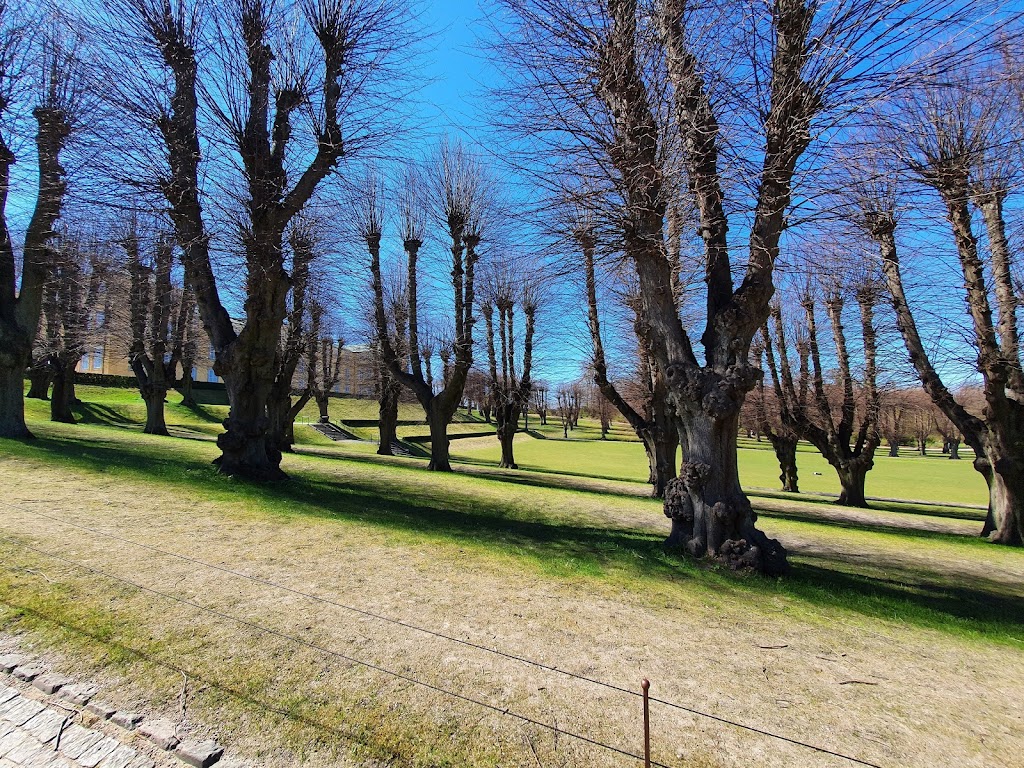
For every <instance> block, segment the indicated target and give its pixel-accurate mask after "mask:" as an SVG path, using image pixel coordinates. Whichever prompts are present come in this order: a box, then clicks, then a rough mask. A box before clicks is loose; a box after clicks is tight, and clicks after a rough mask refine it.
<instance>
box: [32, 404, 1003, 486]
mask: <svg viewBox="0 0 1024 768" xmlns="http://www.w3.org/2000/svg"><path fill="white" fill-rule="evenodd" d="M78 394H79V397H80V398H81V399H82V401H83V402H82V404H81V405H78V406H76V407H75V409H74V411H75V413H76V415H77V417H78V418H79V419H80V420H81V421H82V423H85V424H107V425H117V426H122V427H132V426H135V427H141V425H142V424H144V423H145V419H146V408H145V404H144V403H143V402H142V399H141V397H140V396H139V393H138V391H137V390H135V389H131V388H116V387H94V386H79V387H78ZM194 395H195V397H196V399H197V400H198V401H199V405H198V406H196V407H194V408H186V407H185V406H183V405H181V402H180V400H181V398H180V395H178V394H177V393H176V392H171V393H170V394H169V396H168V403H167V410H166V419H167V424H168V426H169V427H171V428H173V429H176V430H177V431H178V432H179V433H181V434H188V433H195V434H197V435H206V436H211V437H212V436H216V435H218V434H220V432H221V431H222V427H221V422H222V421H223V420H224V418H226V416H227V406H226V405H225V404H224V393H223V392H221V391H218V390H204V389H197V390H195V391H194ZM25 408H26V418H28V419H30V420H37V421H44V420H46V419H47V418H48V415H49V403H47V402H44V401H41V400H26V401H25ZM330 414H331V419H332V420H333V421H335V422H337V423H342V422H344V421H346V420H352V419H358V420H366V419H373V418H376V414H377V404H376V402H374V401H372V400H358V399H355V398H349V397H337V398H334V397H332V398H331V399H330ZM318 418H319V411H318V410H317V408H316V404H315V403H313V402H312V401H311V402H309V403H308V404H307V405H306V407H305V408H304V409H303V411H302V412H301V413H300V415H299V419H298V421H299V422H300V423H299V424H297V428H296V432H295V437H296V443H297V444H298V445H310V446H329V445H332V444H333V442H332V441H331V440H330V439H328V438H326V437H324V436H322V435H320V434H319V433H317V432H315V431H314V430H312V429H308V428H306V427H304V426H303V425H302V424H301V422H303V421H305V422H315V421H317V420H318ZM399 418H400V420H402V421H403V422H406V423H404V424H401V425H400V426H399V427H398V434H399V437H400V438H402V439H404V438H407V437H423V436H425V435H427V434H428V433H429V430H428V428H427V425H426V424H424V423H423V411H422V409H421V408H420V407H419V405H418V404H416V403H401V404H400V405H399ZM556 421H557V420H556V419H554V418H552V417H549V418H548V425H547V426H546V427H542V426H540V423H539V420H538V419H536V418H533V419H531V426H530V435H531V436H527V435H521V436H519V437H518V438H517V441H516V448H515V450H516V459H517V462H518V463H519V465H520V467H521V468H522V469H524V470H533V471H538V472H553V473H557V474H565V475H579V476H586V477H595V478H606V479H611V480H623V481H628V482H645V481H646V479H647V471H648V469H647V459H646V456H645V454H644V452H643V448H642V446H641V445H640V444H639V442H638V441H636V440H635V436H633V437H634V439H633V440H632V441H630V440H626V439H625V437H626V436H627V435H632V433H631V432H630V430H629V429H628V427H627V426H626V425H625V424H623V423H622V422H614V423H613V430H612V435H611V436H612V438H613V439H609V440H600V439H597V438H599V437H600V425H599V424H598V423H597V422H596V421H593V420H590V419H580V426H579V427H578V428H577V429H576V430H574V431H572V432H571V433H570V439H569V441H564V440H562V439H561V427H560V426H558V425H557V424H556ZM351 431H353V432H354V433H355V434H356V435H357V436H358V437H360V438H361V439H363V440H366V441H375V440H376V439H377V429H376V427H357V428H352V430H351ZM479 432H486V433H490V434H493V432H494V426H493V424H487V423H486V422H484V421H483V420H482V419H481V418H480V417H479V415H478V414H476V413H474V414H473V415H472V416H467V415H466V414H465V413H464V412H462V411H460V413H459V419H458V420H457V421H455V422H454V423H452V424H451V425H449V434H451V435H460V434H473V433H479ZM532 435H543V436H544V437H543V438H535V437H532ZM584 437H585V438H586V439H583V438H584ZM361 448H362V450H360V448H358V447H352V446H350V448H349V449H350V450H354V451H357V452H368V451H369V446H362V447H361ZM374 450H376V449H375V448H374ZM369 452H372V451H369ZM965 455H967V454H965ZM452 456H453V459H454V460H456V461H460V462H465V463H468V464H475V465H496V464H497V463H498V461H499V460H500V458H501V450H500V447H499V446H498V442H497V440H496V439H494V438H490V437H473V438H462V439H456V440H454V441H453V442H452ZM739 461H740V480H741V482H742V483H743V484H744V487H745V488H748V489H749V490H751V491H752V492H754V493H755V494H756V493H759V492H761V491H770V490H774V489H777V488H778V487H779V483H778V474H779V469H778V464H777V462H776V460H775V455H774V453H773V452H772V450H771V447H770V445H768V443H767V442H762V443H757V442H755V441H753V440H746V439H741V440H740V451H739ZM797 463H798V465H799V469H800V487H801V490H802V491H804V492H805V493H810V494H814V493H817V494H828V495H833V496H834V495H837V494H838V492H839V483H838V480H837V479H836V475H835V471H834V470H833V469H832V467H830V466H829V464H828V462H826V461H825V460H824V459H823V458H822V457H821V455H820V454H818V453H817V452H816V451H815V450H814V448H813V447H812V446H810V445H806V444H805V445H801V447H800V450H799V452H798V456H797ZM867 491H868V494H869V495H871V496H876V497H881V498H887V499H908V500H920V501H927V502H933V503H937V504H950V505H979V506H981V505H985V504H986V503H987V492H986V488H985V483H984V481H983V480H982V478H981V476H980V475H979V474H978V473H977V472H975V471H974V468H973V466H972V464H971V461H969V460H968V459H964V460H961V461H949V460H948V459H946V458H945V457H943V456H941V455H938V454H932V455H929V456H928V457H927V458H924V457H921V456H918V455H916V454H914V453H913V452H911V451H909V450H904V452H903V454H902V455H901V456H900V457H899V458H889V457H888V456H886V455H884V451H879V453H878V455H876V458H875V468H874V469H873V470H872V471H871V472H870V473H869V474H868V480H867Z"/></svg>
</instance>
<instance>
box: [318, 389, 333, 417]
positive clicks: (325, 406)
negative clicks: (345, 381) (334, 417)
mask: <svg viewBox="0 0 1024 768" xmlns="http://www.w3.org/2000/svg"><path fill="white" fill-rule="evenodd" d="M330 402H331V398H330V396H329V395H328V394H327V393H326V392H325V393H324V394H322V395H317V396H316V407H317V408H319V409H320V423H321V424H326V423H328V422H329V421H330V420H331V414H330V408H329V406H330Z"/></svg>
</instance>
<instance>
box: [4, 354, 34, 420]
mask: <svg viewBox="0 0 1024 768" xmlns="http://www.w3.org/2000/svg"><path fill="white" fill-rule="evenodd" d="M2 359H3V356H2V355H0V361H2ZM0 437H12V438H29V437H32V433H31V432H30V431H29V429H28V427H27V426H26V425H25V379H24V372H23V371H22V370H21V369H19V368H17V367H16V366H13V365H4V364H2V363H0Z"/></svg>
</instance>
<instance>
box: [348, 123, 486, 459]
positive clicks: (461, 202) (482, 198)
mask: <svg viewBox="0 0 1024 768" xmlns="http://www.w3.org/2000/svg"><path fill="white" fill-rule="evenodd" d="M428 179H429V183H428V185H427V190H426V194H427V195H428V196H429V199H428V200H424V190H423V189H422V188H421V182H420V181H419V179H418V178H417V177H416V176H415V175H413V174H410V175H409V176H407V177H406V179H405V180H404V190H403V200H402V202H401V228H402V231H401V233H400V234H401V238H402V243H403V246H404V249H405V253H406V257H407V261H408V271H407V280H406V296H407V299H408V302H409V311H408V316H407V317H408V323H409V343H408V358H407V359H404V358H403V357H401V356H400V355H399V354H398V351H397V350H396V349H395V348H394V346H393V345H392V344H391V337H392V331H391V330H390V329H389V327H388V320H387V312H386V307H385V301H384V284H383V279H382V277H381V263H380V244H381V237H382V234H383V222H384V210H383V203H384V200H383V196H384V193H383V191H382V190H381V189H380V185H379V184H377V183H376V182H374V181H371V182H370V183H368V184H367V187H366V194H365V196H364V198H363V200H362V204H361V206H360V210H359V219H360V228H361V234H362V236H363V238H364V239H365V241H366V245H367V248H368V250H369V253H370V272H371V275H372V278H373V283H372V288H373V296H374V314H375V319H376V326H377V327H376V333H377V342H378V344H379V345H380V349H381V353H382V357H383V359H384V361H385V362H386V363H387V365H388V368H389V369H390V371H391V373H392V375H393V376H394V377H395V378H396V379H398V381H400V382H401V383H402V385H403V386H404V387H406V388H408V389H409V390H411V391H412V393H413V394H414V395H415V396H416V399H417V400H419V402H420V405H421V406H422V407H423V411H424V413H425V414H426V417H427V422H428V423H429V425H430V464H429V465H428V467H429V469H431V470H434V471H437V472H450V471H451V469H452V467H451V460H450V458H449V450H448V424H449V422H450V421H451V419H452V416H454V415H455V411H456V410H457V409H458V407H459V403H460V402H461V401H462V393H463V390H464V388H465V385H466V378H467V376H468V375H469V371H470V369H471V368H472V365H473V326H474V324H475V322H476V318H475V316H474V308H475V304H476V265H477V261H478V259H479V257H480V251H479V247H480V243H481V241H482V239H483V225H484V215H485V213H486V212H487V210H488V206H489V205H490V189H489V183H488V180H487V178H486V176H485V174H484V172H483V169H482V168H481V166H480V165H479V163H478V162H477V161H476V160H474V159H473V158H472V157H470V155H469V154H468V153H467V152H466V151H465V150H464V149H463V148H462V146H461V145H458V144H448V143H445V144H442V146H441V148H440V150H439V152H438V155H437V157H436V158H435V160H434V161H433V162H432V163H431V165H430V168H429V174H428ZM425 203H426V204H429V205H430V206H431V207H432V209H433V212H434V214H435V216H436V218H437V219H438V220H439V221H440V223H441V224H442V225H443V227H444V228H445V231H446V236H447V239H448V241H449V242H450V243H451V265H452V269H451V287H452V295H453V310H454V312H453V315H454V325H455V327H454V337H453V346H452V355H453V362H452V363H451V365H450V367H449V371H448V376H447V378H446V380H445V381H444V385H443V386H442V387H441V388H440V389H438V390H437V391H435V387H434V385H433V381H432V380H431V379H432V377H431V376H430V374H429V363H430V358H431V355H424V354H423V351H422V348H421V347H422V344H423V339H421V337H420V321H419V296H418V291H419V269H418V260H419V253H420V248H421V247H422V245H423V237H424V234H425V232H424V229H425V222H424V212H423V207H424V204H425Z"/></svg>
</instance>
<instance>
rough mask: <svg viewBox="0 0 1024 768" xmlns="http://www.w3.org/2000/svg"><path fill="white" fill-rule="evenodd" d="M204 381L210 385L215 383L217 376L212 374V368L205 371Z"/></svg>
mask: <svg viewBox="0 0 1024 768" xmlns="http://www.w3.org/2000/svg"><path fill="white" fill-rule="evenodd" d="M206 380H207V381H208V382H210V383H213V382H215V381H217V374H216V373H214V372H213V368H207V369H206Z"/></svg>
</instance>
